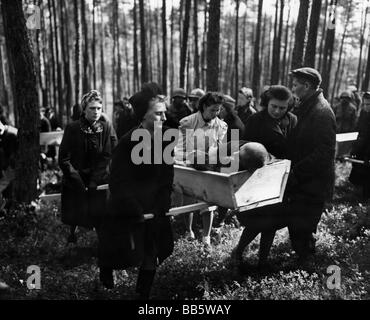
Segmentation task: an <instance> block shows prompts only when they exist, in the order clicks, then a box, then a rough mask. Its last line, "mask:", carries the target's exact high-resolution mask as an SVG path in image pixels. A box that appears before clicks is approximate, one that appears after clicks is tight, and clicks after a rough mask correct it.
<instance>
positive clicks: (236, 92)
mask: <svg viewBox="0 0 370 320" xmlns="http://www.w3.org/2000/svg"><path fill="white" fill-rule="evenodd" d="M239 6H240V1H239V0H236V9H235V55H234V68H235V69H234V70H235V74H234V77H235V84H234V85H235V86H234V88H233V89H234V92H233V94H234V97H236V96H237V95H238V90H239Z"/></svg>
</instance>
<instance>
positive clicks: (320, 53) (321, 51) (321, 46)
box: [317, 0, 329, 73]
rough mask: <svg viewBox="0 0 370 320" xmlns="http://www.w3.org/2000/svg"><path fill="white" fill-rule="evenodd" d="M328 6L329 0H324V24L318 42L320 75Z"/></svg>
mask: <svg viewBox="0 0 370 320" xmlns="http://www.w3.org/2000/svg"><path fill="white" fill-rule="evenodd" d="M328 6H329V0H325V7H324V8H325V10H324V23H323V27H322V31H321V41H320V48H319V63H318V66H317V67H318V69H319V70H320V72H321V73H322V58H323V50H324V43H325V37H326V23H327V15H328Z"/></svg>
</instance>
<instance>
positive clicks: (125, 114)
mask: <svg viewBox="0 0 370 320" xmlns="http://www.w3.org/2000/svg"><path fill="white" fill-rule="evenodd" d="M119 103H120V107H121V111H120V113H119V115H118V118H117V137H118V139H121V137H123V136H124V135H125V134H126V133H127V132H129V131H130V130H131V129H132V128H134V127H136V126H137V125H138V124H139V123H138V120H137V118H136V115H135V113H134V110H133V108H132V106H131V104H130V103H129V102H128V101H127V100H123V101H120V102H119Z"/></svg>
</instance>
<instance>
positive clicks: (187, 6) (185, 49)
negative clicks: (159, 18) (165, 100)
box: [180, 0, 191, 88]
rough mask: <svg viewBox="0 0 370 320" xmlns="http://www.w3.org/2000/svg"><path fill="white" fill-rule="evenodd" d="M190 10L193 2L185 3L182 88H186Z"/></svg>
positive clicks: (181, 70) (181, 58)
mask: <svg viewBox="0 0 370 320" xmlns="http://www.w3.org/2000/svg"><path fill="white" fill-rule="evenodd" d="M190 10H191V1H190V0H188V1H186V2H185V17H184V24H183V28H182V32H183V33H182V45H181V57H180V87H181V88H184V87H185V65H186V53H187V52H188V37H189V25H190Z"/></svg>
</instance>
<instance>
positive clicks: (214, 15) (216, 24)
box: [207, 0, 221, 91]
mask: <svg viewBox="0 0 370 320" xmlns="http://www.w3.org/2000/svg"><path fill="white" fill-rule="evenodd" d="M220 18H221V0H213V1H211V2H210V5H209V27H208V32H207V90H208V91H218V73H219V63H218V62H219V50H220Z"/></svg>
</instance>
